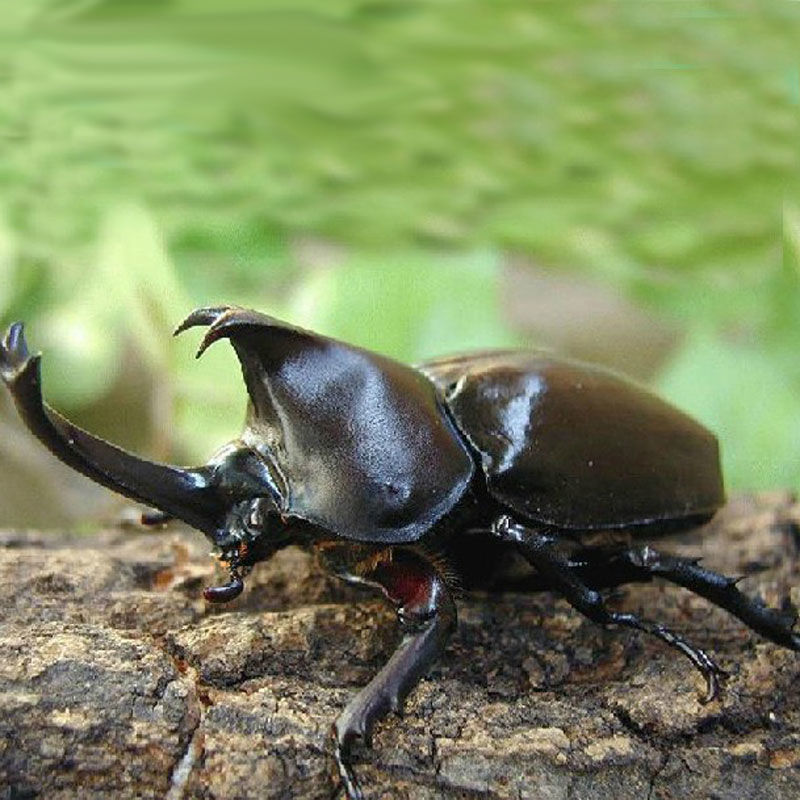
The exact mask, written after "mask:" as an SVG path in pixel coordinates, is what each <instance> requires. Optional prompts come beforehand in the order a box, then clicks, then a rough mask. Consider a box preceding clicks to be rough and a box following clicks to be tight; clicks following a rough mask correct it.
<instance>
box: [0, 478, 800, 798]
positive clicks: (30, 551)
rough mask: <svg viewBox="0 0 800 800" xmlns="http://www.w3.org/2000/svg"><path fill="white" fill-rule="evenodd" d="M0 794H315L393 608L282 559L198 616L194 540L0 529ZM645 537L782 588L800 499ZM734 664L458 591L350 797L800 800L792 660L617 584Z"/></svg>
mask: <svg viewBox="0 0 800 800" xmlns="http://www.w3.org/2000/svg"><path fill="white" fill-rule="evenodd" d="M2 539H3V543H4V544H5V547H3V548H2V549H0V593H2V599H1V600H0V608H1V609H2V623H3V624H2V629H1V630H0V692H2V694H0V798H3V799H4V800H10V798H33V797H42V798H50V799H52V800H55V799H56V798H74V797H80V798H101V797H102V798H109V797H113V798H134V797H136V798H169V800H178V798H181V797H193V798H194V797H196V798H218V799H219V800H222V799H223V798H231V799H233V798H237V800H240V799H241V798H289V797H297V798H328V797H330V794H331V790H332V786H333V783H332V779H331V777H330V774H331V761H330V757H329V755H328V753H329V749H328V738H327V737H328V731H329V728H330V724H331V721H332V720H333V718H334V717H335V716H336V714H337V713H338V712H339V711H340V710H341V709H342V708H343V706H344V705H345V702H346V701H347V699H348V698H349V697H350V696H351V694H352V693H353V692H354V691H356V690H357V689H358V687H360V686H362V685H363V684H365V683H366V682H367V680H368V679H369V678H370V677H371V676H372V675H373V674H374V672H375V671H376V670H377V669H378V667H379V666H380V665H381V663H382V662H383V661H384V660H385V659H386V658H387V657H388V655H389V653H390V651H391V649H392V646H393V644H394V641H395V629H394V624H393V615H392V613H391V611H390V610H388V609H387V608H386V607H385V606H384V605H383V604H382V603H381V602H380V601H379V600H377V599H374V598H372V597H371V596H369V595H363V594H360V593H357V592H355V591H353V590H350V589H347V588H346V587H343V586H340V585H338V584H337V583H335V582H334V581H333V580H331V579H330V578H328V577H326V576H325V575H324V574H323V573H322V572H320V571H319V569H318V568H317V567H316V565H315V564H314V562H313V561H312V559H311V558H309V557H308V556H306V555H305V554H303V553H301V552H299V551H296V550H287V551H284V552H283V553H281V554H279V555H278V556H277V557H276V558H275V559H274V560H273V561H272V562H271V563H269V564H265V565H262V566H261V567H259V568H258V570H256V571H255V572H254V574H253V575H252V576H251V577H250V580H249V583H248V586H249V589H248V591H247V592H246V593H245V595H243V596H242V598H240V599H239V600H238V601H236V602H235V603H233V604H231V605H230V606H229V607H226V608H222V609H219V608H212V607H209V606H207V605H206V604H205V603H204V602H203V600H202V597H201V588H202V586H203V585H204V584H205V583H207V582H209V581H211V580H212V579H213V577H214V569H215V567H214V565H213V562H212V561H211V559H209V557H208V555H207V547H206V546H205V545H204V542H203V540H202V537H201V536H200V535H199V534H196V533H193V532H189V531H179V532H173V531H166V532H161V533H139V532H135V531H131V530H116V531H109V532H106V533H105V534H103V535H102V536H98V537H93V538H70V539H65V538H64V537H63V536H58V537H56V536H50V535H45V534H38V533H31V532H27V533H18V532H6V533H5V534H3V535H2ZM667 541H668V544H667V545H666V546H665V545H664V544H662V545H661V546H662V549H669V550H671V551H673V552H682V553H691V554H695V555H702V556H703V557H704V558H705V563H706V564H707V565H708V566H711V567H713V568H716V569H718V570H720V571H723V572H726V573H728V574H739V573H746V574H747V575H748V576H749V577H748V578H746V579H745V580H744V582H743V584H742V587H743V589H744V590H745V591H747V592H748V593H751V594H753V595H757V594H758V595H761V597H763V598H764V600H765V601H766V602H767V603H769V604H771V605H774V606H780V605H781V604H782V603H786V602H788V600H789V599H791V601H792V602H794V603H795V604H797V603H798V601H800V588H798V587H800V577H799V576H800V558H798V545H799V544H800V506H798V505H796V504H793V503H792V501H791V499H790V498H789V497H788V496H786V495H779V494H774V495H769V496H766V495H762V496H760V497H756V498H752V497H750V498H748V497H745V498H738V499H737V500H736V501H734V502H733V503H731V505H730V506H728V508H726V509H725V510H724V511H723V512H722V513H721V514H720V515H718V517H717V518H716V519H715V520H714V522H713V523H712V524H711V525H710V526H708V527H707V528H706V529H704V530H701V531H697V532H693V533H691V534H689V535H687V536H684V537H682V538H680V539H670V540H667ZM614 605H615V606H618V607H624V608H627V609H630V610H634V611H638V612H641V613H642V614H645V615H647V616H649V617H651V618H657V619H659V620H661V621H664V622H666V623H668V624H670V625H671V626H672V627H674V628H676V629H678V630H679V631H682V632H684V633H685V634H686V635H687V636H688V638H690V640H692V641H694V642H695V643H697V644H699V645H700V646H703V647H706V648H707V649H709V650H711V651H712V652H713V653H714V654H715V655H716V657H717V658H718V660H719V662H720V663H721V665H722V666H723V667H724V668H726V669H727V670H729V672H730V677H729V679H728V680H727V685H726V687H725V690H724V693H723V695H722V697H721V699H720V700H717V701H714V702H712V703H710V704H708V705H702V704H701V703H700V702H699V701H698V697H699V695H700V693H701V690H702V688H703V686H702V680H701V678H700V676H699V675H698V674H697V673H696V672H695V671H694V670H693V668H692V667H691V666H690V664H689V663H688V662H687V661H686V660H685V659H684V658H681V657H679V656H676V655H675V654H674V653H673V652H672V651H670V650H667V649H666V648H665V647H664V646H662V645H661V644H660V643H658V642H656V641H651V640H649V639H647V638H645V637H643V636H642V635H637V634H636V633H633V632H630V631H620V630H602V629H600V628H598V627H596V626H595V625H593V624H592V623H590V622H588V621H587V620H584V619H583V618H582V617H580V616H579V615H578V614H577V613H576V612H573V611H572V610H571V609H570V608H569V607H567V606H566V604H565V603H564V602H563V601H560V600H557V599H555V598H554V597H552V596H551V595H549V594H538V595H527V596H526V595H515V596H495V597H472V596H471V597H465V598H461V600H460V602H459V609H460V623H459V630H458V635H457V637H456V638H455V640H454V641H453V643H452V644H451V646H450V647H449V648H448V650H447V653H446V656H445V658H444V659H443V660H442V662H441V663H440V664H439V665H438V666H437V667H436V668H435V669H434V671H433V673H432V674H431V676H430V677H429V678H428V679H427V680H424V681H423V682H422V684H421V685H420V687H419V688H418V689H417V690H416V691H415V692H414V693H413V694H412V696H411V698H410V700H409V702H408V704H407V708H406V714H405V717H404V719H402V720H398V719H394V718H393V719H390V720H387V721H386V722H385V723H383V724H382V725H381V726H380V727H379V729H378V732H377V735H376V737H375V743H374V745H375V747H374V749H373V750H367V749H366V748H358V749H357V750H356V753H355V756H356V763H357V764H358V767H359V773H360V776H361V779H362V782H363V784H364V786H365V793H366V795H367V797H368V798H378V797H380V798H456V797H459V798H473V797H475V798H477V797H480V798H537V800H550V799H551V798H553V799H555V798H573V799H574V800H589V798H598V800H599V799H600V798H603V799H605V798H609V797H614V798H618V799H619V800H624V799H625V798H635V799H636V800H644V798H652V799H653V800H655V799H656V798H660V799H661V800H668V798H709V797H714V798H737V800H738V798H741V797H748V798H797V797H800V692H799V691H798V689H799V688H800V681H798V676H799V675H800V657H798V655H797V654H796V653H793V652H790V651H788V650H784V649H782V648H780V647H778V646H776V645H773V644H771V643H767V642H764V641H763V640H760V639H759V638H758V637H756V636H755V635H754V634H752V633H751V632H750V631H749V630H747V629H745V628H744V626H743V625H741V624H740V623H739V622H738V621H737V620H735V619H733V618H731V617H730V616H728V615H727V614H725V613H724V612H722V611H720V610H718V609H715V608H712V607H711V606H709V605H708V604H707V603H706V602H704V601H703V600H701V599H699V598H696V597H694V596H693V595H691V594H689V593H688V592H686V591H684V590H682V589H678V588H675V587H671V586H666V585H663V584H660V583H653V584H646V585H643V584H640V585H633V586H629V587H625V588H624V589H623V590H620V591H619V592H618V593H616V596H615V600H614Z"/></svg>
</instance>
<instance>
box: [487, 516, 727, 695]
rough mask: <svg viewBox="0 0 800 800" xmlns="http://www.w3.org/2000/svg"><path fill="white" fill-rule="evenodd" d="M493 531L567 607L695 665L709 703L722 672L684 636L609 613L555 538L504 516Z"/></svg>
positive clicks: (599, 595) (637, 619)
mask: <svg viewBox="0 0 800 800" xmlns="http://www.w3.org/2000/svg"><path fill="white" fill-rule="evenodd" d="M492 531H493V533H494V534H495V535H496V536H498V537H499V538H501V539H502V540H503V541H507V542H510V543H514V544H516V545H517V547H518V548H519V549H520V552H521V553H522V554H523V555H524V556H525V558H526V559H528V561H529V562H530V563H531V565H532V566H533V567H535V568H536V570H537V571H538V572H541V573H542V574H543V575H545V576H547V578H549V579H550V580H551V581H552V583H553V587H554V589H555V590H556V591H558V592H559V593H560V594H562V595H563V597H564V598H565V599H566V600H567V602H568V603H569V604H570V605H572V606H573V607H574V608H576V609H577V610H578V611H580V612H581V613H582V614H585V615H586V616H587V617H588V618H589V619H591V620H592V621H593V622H597V623H599V624H601V625H608V624H612V625H622V626H624V627H628V628H634V629H636V630H640V631H644V632H645V633H649V634H651V635H652V636H656V637H657V638H659V639H661V641H663V642H665V643H666V644H668V645H669V646H670V647H673V648H674V649H676V650H678V651H679V652H680V653H682V654H683V655H684V656H686V657H687V658H688V659H689V660H690V661H691V662H692V663H693V664H694V665H695V667H696V668H697V669H698V670H699V671H700V673H701V674H702V675H703V677H704V678H705V681H706V694H705V697H704V702H709V701H711V700H713V699H714V698H715V697H716V696H717V694H718V692H719V678H720V676H722V675H724V672H723V670H722V669H721V668H720V667H719V666H718V665H717V664H716V663H715V662H714V660H713V659H712V658H711V657H710V656H709V655H708V653H706V652H705V651H704V650H701V649H700V648H698V647H694V646H693V645H691V644H690V643H689V642H687V641H686V640H685V639H683V637H681V636H679V635H678V634H676V633H674V632H673V631H671V630H670V629H669V628H667V627H666V626H664V625H661V624H660V623H656V622H651V621H649V620H643V619H640V618H639V617H637V616H636V615H635V614H630V613H624V612H618V611H611V610H609V609H608V608H607V607H606V605H605V601H604V599H603V596H602V595H601V594H600V592H599V591H597V590H596V589H593V588H591V587H590V586H589V585H587V583H585V582H584V580H582V579H581V577H580V575H579V569H580V567H579V565H578V564H576V562H575V561H574V560H571V559H570V558H568V557H567V556H566V555H565V554H564V553H563V552H561V550H560V548H559V544H560V542H559V540H558V539H557V538H554V537H552V536H548V535H547V534H545V533H540V532H539V531H536V530H535V529H533V528H528V527H525V526H524V525H520V524H518V523H516V522H514V520H512V519H511V517H509V516H506V515H504V516H502V517H500V518H499V519H498V520H497V521H496V522H495V524H494V526H493V528H492ZM618 582H624V581H618Z"/></svg>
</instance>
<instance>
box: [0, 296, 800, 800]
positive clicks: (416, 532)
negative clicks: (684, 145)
mask: <svg viewBox="0 0 800 800" xmlns="http://www.w3.org/2000/svg"><path fill="white" fill-rule="evenodd" d="M195 326H208V329H207V331H206V333H205V337H204V338H203V340H202V343H201V345H200V349H199V351H198V357H199V356H200V355H201V354H202V353H203V351H204V350H205V349H206V348H207V347H208V346H209V345H211V344H212V343H214V342H215V341H217V340H218V339H222V338H227V339H229V340H230V342H231V344H232V345H233V347H234V349H235V351H236V354H237V356H238V358H239V361H240V362H241V367H242V374H243V376H244V381H245V384H246V387H247V393H248V395H249V403H248V408H247V416H246V422H245V426H244V430H243V431H242V434H241V436H240V437H239V438H238V439H235V440H234V441H232V442H229V443H228V444H226V445H225V446H223V447H222V448H221V449H220V450H218V451H217V453H216V454H215V455H214V456H213V457H212V458H211V460H210V461H209V462H208V463H207V464H204V465H202V466H199V467H192V468H184V467H175V466H169V465H165V464H158V463H153V462H150V461H146V460H144V459H141V458H138V457H136V456H134V455H132V454H130V453H127V452H125V451H124V450H121V449H119V448H117V447H115V446H114V445H112V444H109V443H108V442H105V441H103V440H102V439H99V438H97V437H95V436H92V435H91V434H89V433H87V432H85V431H83V430H81V429H80V428H78V427H76V426H74V425H72V424H71V423H70V422H68V421H67V420H66V419H64V418H63V417H62V416H61V415H59V414H58V413H57V412H56V411H54V410H53V409H52V408H50V407H49V406H48V405H47V404H45V403H44V402H43V400H42V393H41V378H40V359H41V356H40V355H31V354H30V353H29V351H28V348H27V345H26V342H25V338H24V336H23V330H22V324H21V323H15V324H14V325H12V326H11V327H10V328H9V330H8V332H7V333H6V336H5V338H4V339H3V341H2V343H1V344H0V375H1V376H2V378H3V381H4V382H5V384H6V385H7V386H8V388H9V390H10V391H11V394H12V396H13V399H14V402H15V404H16V406H17V409H18V411H19V413H20V415H21V416H22V419H23V420H24V422H25V424H26V425H27V426H28V428H29V429H30V430H31V432H32V433H33V434H34V435H35V436H37V437H38V438H39V439H40V440H41V441H42V443H43V444H44V445H45V446H46V447H47V448H48V449H49V450H50V451H51V452H52V453H53V454H54V455H55V456H56V457H58V458H59V459H61V461H63V462H65V463H66V464H68V465H69V466H71V467H72V468H73V469H76V470H77V471H79V472H81V473H83V474H84V475H86V476H87V477H89V478H91V479H92V480H94V481H96V482H97V483H100V484H102V485H103V486H107V487H109V488H110V489H113V490H114V491H116V492H119V493H120V494H123V495H125V496H126V497H129V498H132V499H133V500H136V501H139V502H142V503H146V504H147V505H149V506H152V507H155V508H156V509H158V510H159V511H158V513H157V514H155V515H151V516H150V517H149V521H150V522H153V521H165V520H167V519H170V518H178V519H181V520H183V521H185V522H186V523H188V524H189V525H191V526H193V527H195V528H198V529H199V530H200V531H202V532H203V533H204V534H205V535H206V536H207V537H208V538H209V539H210V540H211V542H212V543H213V544H214V547H215V548H216V550H217V552H218V553H219V556H220V560H221V561H223V562H224V563H225V564H226V565H227V567H228V569H229V572H230V579H229V581H228V583H226V584H225V585H223V586H217V587H209V588H207V589H206V590H205V592H204V595H205V598H206V599H207V600H208V601H211V602H224V601H227V600H231V599H233V598H234V597H236V596H237V595H238V594H239V593H240V592H241V591H242V589H243V586H244V578H245V577H246V575H247V573H248V571H249V570H250V569H251V568H252V566H253V565H254V564H255V563H257V562H259V561H263V560H265V559H267V558H269V557H270V556H271V555H272V554H274V553H275V552H276V551H277V550H279V549H280V548H283V547H285V546H286V545H289V544H299V545H301V546H303V547H306V548H309V549H313V550H315V551H316V552H318V553H319V554H320V556H321V558H322V560H323V561H324V563H325V564H326V565H327V566H328V567H329V568H330V570H331V571H332V572H333V573H334V574H335V575H336V576H337V577H339V578H341V579H343V580H344V581H347V582H350V583H354V584H360V585H366V586H369V587H372V588H374V589H377V590H379V591H380V592H382V593H383V594H384V596H385V597H386V598H387V599H388V600H389V602H390V603H392V604H393V606H394V607H395V610H396V612H397V618H398V621H399V625H400V627H401V629H402V631H403V637H402V640H401V642H400V645H399V646H398V648H397V650H396V652H395V653H394V654H393V655H392V657H391V658H390V659H389V661H388V662H387V664H386V665H385V666H384V667H383V668H382V669H381V670H380V671H379V672H378V674H377V675H376V676H375V678H373V680H372V681H371V682H370V683H369V684H368V685H367V686H366V687H365V688H364V689H363V690H362V691H361V692H360V693H359V694H357V695H356V696H355V697H354V698H353V699H352V700H351V701H350V703H349V704H348V705H347V707H346V708H345V710H344V711H343V713H342V714H341V715H340V716H339V718H338V719H337V720H336V721H335V722H334V724H333V731H332V738H333V755H334V759H335V762H336V768H337V771H338V777H339V780H340V781H341V787H342V788H343V789H344V792H345V794H346V795H347V797H348V798H350V800H359V799H360V798H361V797H362V792H361V789H360V787H359V784H358V781H357V779H356V775H355V773H354V771H353V768H352V766H351V763H350V761H351V760H350V749H351V747H352V745H353V743H354V742H355V741H356V740H358V739H363V740H368V739H369V737H370V734H371V732H372V730H373V728H374V726H375V724H376V722H377V721H378V720H380V719H381V718H382V717H384V716H385V715H386V714H387V713H388V712H389V711H390V710H399V709H400V708H401V706H402V704H403V701H404V699H405V698H406V696H407V695H408V693H409V692H410V691H411V690H412V688H413V687H414V686H415V685H416V683H417V682H418V681H419V680H420V678H421V677H422V676H423V675H424V674H425V673H426V671H427V670H428V669H429V667H430V666H431V664H432V663H433V662H434V661H435V660H436V659H437V657H438V656H439V655H440V654H441V653H442V651H443V649H444V647H445V645H446V643H447V641H448V638H449V637H450V635H451V633H452V632H453V630H454V629H455V626H456V606H455V603H454V600H453V589H452V586H451V583H450V580H449V577H448V574H447V573H452V574H454V575H455V576H457V578H458V581H459V584H460V586H461V587H463V588H464V589H467V590H468V589H480V588H484V589H487V588H500V589H503V588H506V589H508V588H515V587H514V585H513V584H512V582H511V576H510V575H509V574H508V572H507V568H508V567H507V565H508V558H507V556H508V555H509V553H510V551H514V553H516V556H515V557H517V558H518V557H519V556H521V557H522V558H523V559H524V560H525V562H527V564H528V565H529V569H530V570H531V573H532V574H535V575H538V576H539V577H540V578H542V579H543V580H544V581H545V582H546V584H547V585H548V587H549V588H552V589H553V590H555V591H556V592H558V593H560V594H561V595H562V596H563V597H564V598H566V600H567V601H568V602H569V603H570V604H571V605H572V606H574V607H575V608H576V609H577V610H578V611H580V612H582V613H583V614H585V615H586V616H587V617H589V618H590V619H592V620H593V621H595V622H597V623H600V624H614V625H620V626H626V627H630V628H635V629H638V630H641V631H644V632H646V633H649V634H651V635H653V636H656V637H658V638H659V639H661V640H662V641H663V642H665V643H666V644H667V645H668V646H670V647H673V648H675V649H676V650H678V651H679V652H681V653H682V654H683V655H684V656H686V657H687V658H688V659H689V660H690V661H691V662H692V663H693V664H694V665H695V667H696V668H697V669H698V670H699V671H700V672H701V673H702V675H703V677H704V678H705V682H706V692H705V700H706V701H708V700H711V699H713V698H714V697H715V696H716V695H717V693H718V691H719V679H720V676H721V674H722V671H721V670H720V669H719V667H718V666H717V665H716V664H715V662H714V660H713V659H712V658H711V657H710V656H709V655H708V654H707V653H706V652H704V651H703V650H701V649H699V648H697V647H695V646H693V645H692V644H690V643H689V642H687V641H686V640H685V639H683V638H682V637H681V636H679V635H678V634H676V633H674V632H673V631H670V630H669V629H668V628H666V627H665V626H663V625H661V624H658V623H656V622H653V621H649V620H646V619H641V618H639V617H638V616H635V615H633V614H629V613H622V612H617V611H613V610H611V609H609V608H607V606H606V604H605V602H604V597H603V594H602V591H601V590H603V589H605V588H610V587H613V586H616V585H620V584H623V583H626V582H631V581H641V580H649V579H651V578H653V577H658V578H662V579H664V580H666V581H669V582H672V583H675V584H678V585H680V586H683V587H685V588H687V589H689V590H691V591H693V592H695V593H697V594H699V595H701V596H702V597H704V598H706V599H708V600H709V601H710V602H712V603H714V604H716V605H718V606H720V607H722V608H724V609H726V610H727V611H729V612H730V613H731V614H734V615H735V616H737V617H738V618H739V619H740V620H741V621H742V622H744V623H745V624H746V625H747V626H749V627H750V628H752V629H753V630H754V631H756V632H758V633H759V634H761V635H762V636H764V637H766V638H767V639H770V640H772V641H773V642H777V643H778V644H780V645H783V646H784V647H788V648H791V649H792V650H800V636H798V634H796V633H794V632H793V624H794V615H790V614H784V613H780V612H778V611H776V610H773V609H771V608H767V607H765V606H764V605H762V604H760V603H758V602H755V601H753V600H751V599H749V598H747V597H746V596H745V595H743V594H742V593H741V592H740V591H739V590H738V589H737V588H736V581H735V580H733V579H731V578H727V577H725V576H724V575H720V574H718V573H715V572H712V571H710V570H707V569H705V568H703V567H700V566H699V565H698V564H697V562H696V561H695V560H692V559H686V558H680V557H675V556H670V555H666V554H662V553H660V552H658V551H657V550H655V549H654V548H652V547H651V546H649V545H646V544H642V543H641V542H642V536H643V535H646V536H650V535H654V534H659V533H664V532H667V531H677V530H681V529H687V528H690V527H693V526H697V525H700V524H702V523H704V522H706V521H707V520H709V519H710V518H711V517H712V515H713V514H714V512H715V511H716V510H717V509H718V508H719V507H720V506H721V505H722V504H723V502H724V490H723V483H722V476H721V470H720V464H719V455H718V447H717V441H716V439H715V437H714V436H713V435H712V434H711V433H710V432H709V431H707V430H706V429H705V428H704V427H703V426H701V425H700V424H698V423H697V422H695V421H694V420H692V419H690V418H689V417H688V416H686V415H685V414H683V413H681V412H680V411H678V410H677V409H675V408H673V407H672V406H670V405H668V404H667V403H665V402H663V401H662V400H660V399H658V398H657V397H655V396H654V395H652V394H650V393H649V392H647V391H646V390H644V389H642V388H640V387H638V386H636V385H635V384H633V383H631V382H629V381H627V380H626V379H624V378H622V377H620V376H618V375H615V374H614V373H612V372H609V371H607V370H605V369H601V368H599V367H595V366H590V365H586V364H580V363H577V362H574V361H568V360H559V359H556V358H553V357H551V356H549V355H544V354H541V353H536V352H523V351H494V352H491V351H487V352H478V353H469V354H465V355H460V356H454V357H451V358H444V359H440V360H436V361H431V362H427V363H425V364H422V365H420V366H419V367H417V368H413V367H410V366H407V365H404V364H401V363H398V362H396V361H393V360H392V359H389V358H386V357H384V356H381V355H378V354H375V353H371V352H369V351H367V350H364V349H361V348H358V347H353V346H350V345H348V344H345V343H342V342H339V341H336V340H334V339H330V338H327V337H325V336H320V335H318V334H315V333H312V332H310V331H306V330H302V329H300V328H297V327H294V326H292V325H289V324H286V323H284V322H281V321H279V320H276V319H274V318H272V317H269V316H266V315H263V314H260V313H258V312H255V311H250V310H247V309H243V308H238V307H228V306H221V307H217V308H201V309H198V310H196V311H194V312H192V313H191V314H190V315H189V316H188V317H187V319H186V320H185V321H184V322H183V323H181V324H180V325H179V326H178V328H177V330H176V334H177V333H181V332H182V331H185V330H187V329H188V328H193V327H195ZM606 532H608V533H609V534H613V535H611V536H609V537H608V541H607V542H605V543H603V544H598V543H597V541H598V538H599V539H600V541H602V536H600V537H598V534H603V533H606ZM619 534H626V535H627V536H621V535H619ZM443 565H446V570H445V569H443Z"/></svg>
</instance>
